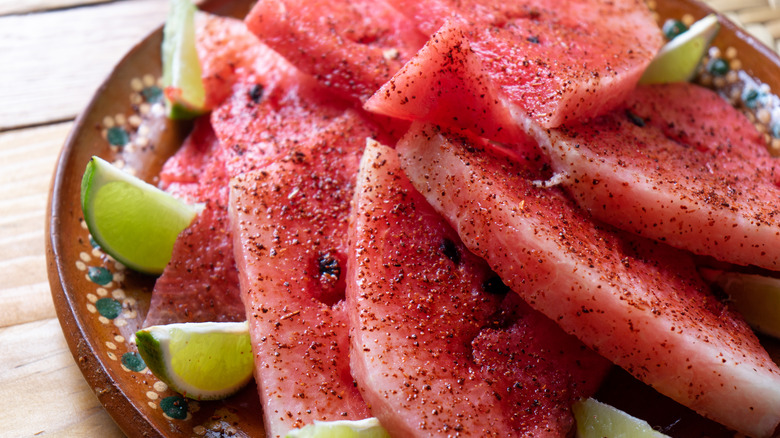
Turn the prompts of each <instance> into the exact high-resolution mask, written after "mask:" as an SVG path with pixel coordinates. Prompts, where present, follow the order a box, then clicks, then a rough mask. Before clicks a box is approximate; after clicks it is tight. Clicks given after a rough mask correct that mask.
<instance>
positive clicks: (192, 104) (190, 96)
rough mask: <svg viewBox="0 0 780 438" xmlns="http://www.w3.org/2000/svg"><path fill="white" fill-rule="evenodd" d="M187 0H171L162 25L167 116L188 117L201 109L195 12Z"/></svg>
mask: <svg viewBox="0 0 780 438" xmlns="http://www.w3.org/2000/svg"><path fill="white" fill-rule="evenodd" d="M196 12H197V9H196V8H195V5H194V4H193V3H192V2H191V1H190V0H172V1H171V9H170V11H169V12H168V18H167V20H166V21H165V27H164V28H163V43H162V65H163V78H162V80H163V87H164V89H165V98H166V108H167V110H168V117H170V118H172V119H185V118H192V117H194V116H197V115H199V114H202V113H204V112H205V106H206V90H205V89H204V88H203V81H202V79H201V68H200V61H199V60H198V52H197V50H196V49H195V13H196Z"/></svg>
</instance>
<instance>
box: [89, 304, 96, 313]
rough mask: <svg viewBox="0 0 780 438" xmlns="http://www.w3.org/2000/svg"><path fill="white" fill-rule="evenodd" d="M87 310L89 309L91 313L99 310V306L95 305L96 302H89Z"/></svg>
mask: <svg viewBox="0 0 780 438" xmlns="http://www.w3.org/2000/svg"><path fill="white" fill-rule="evenodd" d="M87 310H89V313H95V312H97V307H95V305H94V304H89V303H88V304H87Z"/></svg>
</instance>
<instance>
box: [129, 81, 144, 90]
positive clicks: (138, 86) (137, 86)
mask: <svg viewBox="0 0 780 438" xmlns="http://www.w3.org/2000/svg"><path fill="white" fill-rule="evenodd" d="M130 88H132V89H133V91H141V90H143V89H144V83H143V82H142V81H141V79H140V78H133V79H132V80H131V81H130Z"/></svg>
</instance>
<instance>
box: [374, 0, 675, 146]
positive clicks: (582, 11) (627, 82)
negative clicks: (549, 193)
mask: <svg viewBox="0 0 780 438" xmlns="http://www.w3.org/2000/svg"><path fill="white" fill-rule="evenodd" d="M391 4H393V5H394V6H395V7H396V9H398V10H399V11H403V12H404V13H405V14H407V15H408V16H409V17H410V19H411V20H412V21H413V22H415V23H417V25H418V28H420V29H421V30H422V31H423V32H424V33H426V34H428V35H431V34H432V33H433V32H434V31H438V32H437V33H436V34H435V35H434V36H433V37H432V40H431V43H435V45H436V46H437V47H438V49H437V50H435V51H428V52H425V51H423V52H420V53H419V54H418V55H417V56H415V57H414V58H413V59H412V60H411V61H410V63H408V64H407V65H406V66H405V67H404V69H402V70H401V71H400V72H399V73H398V74H396V75H395V76H394V77H393V78H392V79H391V80H390V81H389V82H388V83H386V84H385V85H383V86H382V88H381V89H380V90H379V91H378V92H377V93H376V94H375V95H374V96H373V97H372V98H371V99H369V101H368V102H366V108H367V109H369V110H370V111H375V112H378V113H381V114H405V118H407V119H411V120H428V121H435V122H437V123H441V124H446V125H455V126H459V127H460V126H461V120H460V118H458V119H453V118H452V117H446V118H440V117H436V116H440V115H447V116H449V114H448V112H451V111H448V109H447V108H444V106H446V105H448V104H449V103H450V102H453V101H456V100H457V98H458V97H459V96H463V95H464V93H467V92H469V89H468V88H465V89H464V88H462V87H460V86H459V83H458V82H454V81H452V80H450V79H449V76H451V74H450V70H449V69H444V70H442V69H441V68H440V65H441V58H444V59H447V58H449V57H452V59H453V60H454V62H456V63H458V64H462V63H464V61H463V60H462V59H464V57H465V58H471V57H473V58H474V61H468V63H470V64H480V65H481V66H482V72H481V74H477V75H474V76H473V77H471V78H468V79H466V80H465V82H466V83H469V84H475V83H482V84H483V85H486V86H488V87H489V88H493V89H496V90H498V95H499V98H500V104H499V105H497V104H496V102H495V100H494V98H493V96H492V95H490V94H489V93H488V94H485V95H484V96H482V99H481V101H480V102H481V104H482V106H481V107H480V108H476V109H475V113H476V114H479V113H480V112H485V113H486V114H488V116H486V117H484V118H483V120H485V121H487V122H488V123H492V119H493V118H494V117H492V114H493V113H492V112H491V111H492V110H495V109H498V110H500V111H499V112H498V113H496V115H495V117H497V118H498V120H503V118H504V117H505V114H504V111H505V108H509V109H510V110H511V111H512V112H513V114H514V116H515V117H516V119H517V123H518V124H521V125H522V124H524V123H529V122H530V121H533V122H534V123H537V124H539V125H541V126H542V127H544V128H550V127H555V126H559V125H561V124H563V123H566V122H567V121H570V120H577V119H581V118H588V117H592V116H594V115H596V114H600V113H603V112H606V111H608V110H609V109H611V108H614V107H615V106H617V105H619V104H620V102H621V101H622V100H623V99H624V98H625V96H626V95H627V94H628V93H629V92H630V91H631V89H632V88H633V87H634V86H635V85H636V83H637V82H638V80H639V77H640V76H641V75H642V72H643V71H644V70H645V68H646V67H647V65H648V64H649V63H650V61H651V60H652V59H653V56H654V55H655V54H656V52H657V51H658V49H659V48H660V47H661V45H662V42H663V39H662V37H661V32H660V29H658V26H657V25H656V23H655V21H654V19H653V17H652V15H651V13H650V11H649V10H648V9H647V6H646V5H645V3H644V2H642V1H639V0H620V1H607V0H577V1H568V0H556V1H550V0H523V1H516V2H506V1H501V0H488V1H484V0H480V1H476V0H472V1H460V0H458V1H456V0H424V1H418V0H392V1H391ZM448 20H449V21H448ZM442 28H444V29H446V31H443V30H440V29H442ZM464 41H467V42H468V43H469V46H470V49H468V50H463V48H464ZM430 55H434V56H430ZM456 67H457V66H456ZM463 71H464V72H465V73H468V71H466V70H463ZM472 71H473V70H472ZM421 75H422V76H423V77H424V82H425V83H427V84H430V83H437V86H436V87H423V86H421V84H420V81H421V80H423V77H421ZM439 80H441V84H438V81H439ZM410 87H413V88H414V89H415V92H414V93H408V92H407V89H408V88H410ZM477 96H478V97H479V96H480V95H477ZM440 98H441V99H440ZM464 99H467V100H465V101H466V102H469V103H470V99H471V97H470V96H469V95H466V96H465V97H464ZM440 106H441V107H440ZM471 122H473V121H472V120H467V121H466V123H471ZM464 127H467V128H470V129H472V128H471V127H470V126H464ZM490 128H491V127H490V126H489V125H488V126H485V127H484V132H485V133H486V134H488V135H490V136H491V138H499V137H493V132H494V131H493V130H492V129H490ZM472 130H473V129H472ZM473 131H474V132H476V133H477V134H480V135H482V133H481V131H482V130H481V129H477V130H473Z"/></svg>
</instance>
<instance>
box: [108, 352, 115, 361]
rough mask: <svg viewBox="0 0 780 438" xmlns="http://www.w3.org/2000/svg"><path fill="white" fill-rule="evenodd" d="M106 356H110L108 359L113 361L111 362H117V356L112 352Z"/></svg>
mask: <svg viewBox="0 0 780 438" xmlns="http://www.w3.org/2000/svg"><path fill="white" fill-rule="evenodd" d="M106 356H108V358H109V359H111V360H116V354H114V353H112V352H110V351H109V352H107V353H106Z"/></svg>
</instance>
